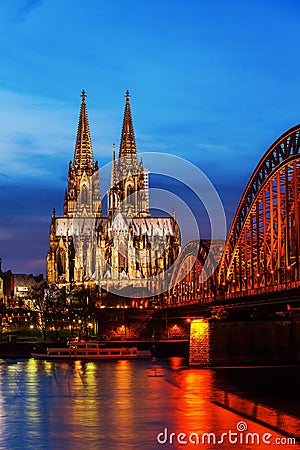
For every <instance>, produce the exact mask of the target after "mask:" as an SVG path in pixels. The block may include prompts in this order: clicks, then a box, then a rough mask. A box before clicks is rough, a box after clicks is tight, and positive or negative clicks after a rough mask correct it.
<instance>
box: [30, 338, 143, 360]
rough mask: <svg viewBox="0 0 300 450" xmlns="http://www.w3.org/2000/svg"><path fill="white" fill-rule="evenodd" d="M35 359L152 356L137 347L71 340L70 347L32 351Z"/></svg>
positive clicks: (133, 357)
mask: <svg viewBox="0 0 300 450" xmlns="http://www.w3.org/2000/svg"><path fill="white" fill-rule="evenodd" d="M31 354H32V356H33V358H35V359H48V360H66V359H79V360H88V361H94V360H97V359H101V360H102V359H103V360H106V359H135V358H151V352H150V350H138V349H137V347H115V348H114V347H109V348H108V347H104V346H103V344H100V343H97V342H95V343H94V342H84V343H83V342H78V343H77V342H75V343H73V342H71V343H70V344H69V347H65V348H63V347H57V348H54V347H53V348H50V347H48V348H47V351H46V353H31Z"/></svg>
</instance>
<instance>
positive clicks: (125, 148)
mask: <svg viewBox="0 0 300 450" xmlns="http://www.w3.org/2000/svg"><path fill="white" fill-rule="evenodd" d="M125 98H126V103H125V111H124V119H123V127H122V135H121V144H120V153H119V158H120V159H121V158H124V157H126V156H131V155H136V145H135V138H134V131H133V124H132V117H131V111H130V102H129V99H130V95H129V91H128V90H127V91H126V94H125Z"/></svg>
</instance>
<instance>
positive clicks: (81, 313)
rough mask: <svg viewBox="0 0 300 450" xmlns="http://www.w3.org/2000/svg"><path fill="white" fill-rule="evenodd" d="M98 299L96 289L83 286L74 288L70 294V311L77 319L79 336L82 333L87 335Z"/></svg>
mask: <svg viewBox="0 0 300 450" xmlns="http://www.w3.org/2000/svg"><path fill="white" fill-rule="evenodd" d="M97 299H98V291H97V288H87V287H85V286H84V285H79V286H76V287H75V288H74V290H73V292H72V305H71V308H70V310H71V311H72V313H73V317H74V315H75V316H76V317H77V318H78V320H79V323H80V334H81V333H82V331H84V333H85V335H86V336H88V335H89V330H88V323H89V322H90V321H91V318H92V316H93V315H94V313H95V304H96V301H97Z"/></svg>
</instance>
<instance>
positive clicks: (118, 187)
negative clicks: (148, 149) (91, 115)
mask: <svg viewBox="0 0 300 450" xmlns="http://www.w3.org/2000/svg"><path fill="white" fill-rule="evenodd" d="M81 98H82V101H81V108H80V115H79V123H78V131H77V138H76V145H75V152H74V159H73V162H72V161H70V163H69V172H68V188H67V190H66V192H65V198H64V214H63V216H59V217H58V216H56V213H55V210H53V213H52V219H51V225H50V245H49V251H48V253H47V280H48V282H49V283H55V284H58V285H74V284H75V285H76V284H82V283H85V284H90V283H95V284H97V285H98V286H100V287H101V288H102V289H105V290H107V291H111V292H114V293H119V294H121V295H122V292H123V291H124V292H125V291H126V289H127V291H128V288H129V287H130V288H131V294H132V295H133V296H134V292H138V291H139V290H141V289H144V291H145V292H147V293H148V294H149V295H153V294H155V293H156V292H158V291H160V292H162V291H163V290H164V287H165V286H166V283H167V282H168V278H169V277H170V273H169V272H170V268H171V267H172V265H173V263H174V262H175V260H176V258H177V256H178V253H179V251H180V233H179V229H178V225H177V222H176V219H175V218H174V217H168V216H166V217H156V216H155V217H154V216H151V215H150V211H149V186H148V171H147V170H146V169H145V168H144V167H143V164H142V161H140V162H139V161H138V155H137V150H136V143H135V135H134V129H133V123H132V116H131V110H130V95H129V92H128V91H127V92H126V95H125V99H126V103H125V110H124V118H123V126H122V133H121V141H120V149H119V155H118V158H117V157H116V151H115V148H113V154H112V163H111V180H110V188H109V190H108V192H107V193H106V195H107V202H106V203H107V214H106V215H104V214H103V210H102V198H101V191H100V179H101V170H99V167H98V162H97V161H96V162H94V156H93V149H92V143H91V136H90V129H89V121H88V114H87V107H86V94H85V92H84V91H82V94H81Z"/></svg>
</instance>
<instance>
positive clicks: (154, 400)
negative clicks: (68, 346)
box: [0, 358, 295, 450]
mask: <svg viewBox="0 0 300 450" xmlns="http://www.w3.org/2000/svg"><path fill="white" fill-rule="evenodd" d="M0 376H1V384H0V426H1V438H0V448H1V450H2V449H3V450H5V449H8V450H15V449H19V448H20V449H21V448H22V449H38V450H40V449H51V450H52V449H55V450H57V449H69V448H70V449H72V450H77V449H78V450H79V449H80V450H81V449H82V448H85V449H93V450H94V449H96V450H97V449H103V448H106V449H113V450H118V449H123V450H124V449H130V450H131V449H133V450H134V449H138V450H140V449H141V448H143V449H146V450H147V449H149V450H153V449H156V448H161V445H159V444H158V443H157V440H156V436H157V434H158V433H159V432H161V431H162V430H164V429H166V428H167V429H168V431H170V432H175V433H180V432H183V433H186V434H189V433H192V432H196V433H203V432H210V431H214V432H215V433H222V432H224V431H226V430H228V429H230V428H234V427H235V426H236V423H237V421H238V419H239V417H238V416H236V415H234V414H232V413H231V412H229V411H226V410H224V409H223V408H220V407H219V406H216V405H215V404H214V403H213V400H214V398H215V394H216V389H215V387H214V386H215V382H216V374H215V372H214V371H212V370H208V369H202V370H201V369H190V368H187V367H186V366H185V361H184V360H182V359H181V358H172V359H170V360H165V361H116V362H113V361H103V362H88V363H86V362H80V361H76V362H59V363H55V362H46V361H35V360H33V359H30V360H28V361H22V362H18V363H16V364H6V363H3V364H1V365H0ZM255 429H256V430H262V427H260V426H258V425H255ZM181 447H182V445H179V444H174V445H171V446H170V445H168V446H164V448H181ZM185 448H195V446H192V447H191V446H190V445H185ZM202 448H206V447H205V446H202ZM209 448H212V447H211V446H210V447H209ZM224 448H226V447H224ZM235 448H241V449H242V448H243V449H244V448H247V447H245V446H238V445H236V446H235ZM252 448H253V447H252ZM293 448H295V446H294V447H293Z"/></svg>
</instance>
